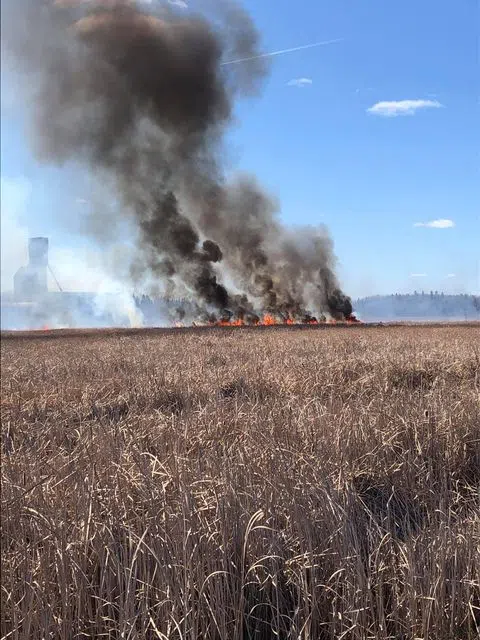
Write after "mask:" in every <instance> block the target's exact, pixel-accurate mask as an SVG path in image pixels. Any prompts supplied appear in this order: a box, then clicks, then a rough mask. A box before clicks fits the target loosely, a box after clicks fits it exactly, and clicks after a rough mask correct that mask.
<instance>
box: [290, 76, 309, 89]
mask: <svg viewBox="0 0 480 640" xmlns="http://www.w3.org/2000/svg"><path fill="white" fill-rule="evenodd" d="M312 84H313V80H312V79H311V78H293V79H292V80H290V81H289V82H287V85H288V86H289V87H298V88H299V89H302V88H303V87H309V86H310V85H312Z"/></svg>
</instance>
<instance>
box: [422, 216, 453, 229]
mask: <svg viewBox="0 0 480 640" xmlns="http://www.w3.org/2000/svg"><path fill="white" fill-rule="evenodd" d="M413 226H414V227H428V228H429V229H451V228H452V227H454V226H455V222H454V221H453V220H448V218H439V219H438V220H430V221H429V222H415V224H414V225H413Z"/></svg>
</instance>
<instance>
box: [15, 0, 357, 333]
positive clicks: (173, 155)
mask: <svg viewBox="0 0 480 640" xmlns="http://www.w3.org/2000/svg"><path fill="white" fill-rule="evenodd" d="M3 13H4V17H3V20H4V25H5V24H7V25H8V28H7V29H5V32H4V33H5V35H4V38H3V46H4V48H5V49H6V51H7V53H8V54H9V55H10V56H11V57H12V59H13V61H14V63H15V66H16V70H17V71H18V72H19V74H21V76H22V77H25V78H26V79H27V81H26V83H25V84H26V86H27V87H29V90H30V91H33V94H32V95H31V99H30V106H31V110H30V111H31V141H32V146H33V149H34V151H35V153H36V156H37V157H38V159H39V160H41V161H42V162H45V163H53V164H56V165H62V164H63V163H66V162H69V161H75V162H80V163H82V164H83V165H84V166H86V167H88V168H89V170H90V171H91V172H93V173H94V174H95V175H96V176H97V178H98V180H99V181H101V183H102V185H103V186H104V187H105V185H107V186H108V188H109V189H110V190H111V192H112V193H114V194H115V198H116V199H117V200H118V201H119V202H120V204H121V206H120V207H119V210H118V216H122V217H124V218H125V219H126V220H127V222H129V223H130V224H131V226H132V228H133V229H134V230H135V247H136V249H135V251H134V252H133V257H129V258H128V274H129V278H130V279H131V281H132V283H134V284H139V283H145V282H150V283H152V282H153V283H154V282H155V281H159V280H162V281H164V282H165V283H166V286H167V290H170V291H171V292H175V291H179V290H181V291H186V292H188V294H189V295H190V296H193V298H194V299H195V303H196V307H195V313H196V315H198V316H199V317H202V318H205V319H210V320H211V319H215V318H223V319H230V318H232V317H235V318H241V319H245V320H249V321H255V320H256V319H257V318H258V315H259V314H263V313H269V314H272V315H275V316H277V317H280V318H284V319H294V320H297V321H301V320H308V319H310V318H311V317H312V314H316V315H319V314H323V313H325V314H328V315H330V316H332V317H334V318H337V319H343V318H345V317H348V316H350V315H351V313H352V307H351V303H350V300H349V298H348V297H346V296H345V295H344V294H343V293H342V292H341V290H340V288H339V286H338V282H337V279H336V276H335V271H334V267H335V257H334V254H333V247H332V242H331V239H330V237H329V235H328V232H327V230H326V229H325V228H323V227H322V228H315V229H296V230H293V229H286V228H285V227H283V226H282V225H281V223H280V221H279V219H278V216H277V211H278V205H277V202H276V201H275V199H274V198H272V197H271V196H269V195H268V194H267V193H265V192H264V190H263V189H262V188H261V186H260V185H259V184H258V183H257V181H256V180H255V179H254V178H252V177H249V176H240V177H238V178H237V179H235V180H234V181H232V182H228V181H227V180H226V178H225V175H224V170H223V167H222V155H223V150H222V142H223V137H224V133H225V131H226V128H227V127H228V126H229V125H230V124H231V121H232V112H233V106H234V104H235V101H236V100H237V99H238V98H240V97H242V96H249V95H253V94H255V93H256V92H258V91H259V89H260V88H261V85H262V82H263V79H264V77H265V75H266V73H267V67H266V65H267V61H266V60H265V58H262V57H261V52H260V50H259V36H258V33H257V31H256V29H255V27H254V25H253V24H252V22H251V20H250V18H249V16H248V15H247V14H246V13H245V12H244V11H243V10H242V9H241V8H240V7H239V6H237V5H236V4H234V3H233V2H230V1H227V0H224V1H222V2H219V3H218V4H217V3H216V5H215V12H214V14H213V15H210V13H209V11H208V7H207V8H206V9H205V13H203V14H201V15H200V14H196V13H192V12H191V11H189V10H188V11H185V10H182V11H176V10H175V8H174V7H173V6H172V5H166V6H162V7H161V9H151V7H150V8H146V7H145V5H144V4H142V5H140V4H137V3H135V2H126V1H124V2H120V1H117V2H115V1H113V2H112V1H111V0H110V1H109V2H106V1H104V2H88V3H87V2H73V1H69V2H55V3H52V2H47V1H41V0H17V1H16V2H15V3H13V2H10V3H9V4H8V5H7V7H6V8H5V9H4V11H3ZM259 56H260V57H259ZM232 59H235V60H236V59H244V60H245V62H244V63H242V64H236V65H225V64H224V62H225V61H226V60H232ZM115 226H116V225H114V224H112V225H111V229H112V234H113V233H114V229H115ZM97 227H98V229H99V234H102V239H104V236H105V224H104V219H103V218H102V219H101V224H99V225H95V224H90V225H89V228H90V229H95V228H97ZM112 241H113V238H112ZM124 268H125V266H124V265H123V267H122V270H123V269H124ZM226 282H228V283H229V287H228V288H227V286H226V284H225V283H226Z"/></svg>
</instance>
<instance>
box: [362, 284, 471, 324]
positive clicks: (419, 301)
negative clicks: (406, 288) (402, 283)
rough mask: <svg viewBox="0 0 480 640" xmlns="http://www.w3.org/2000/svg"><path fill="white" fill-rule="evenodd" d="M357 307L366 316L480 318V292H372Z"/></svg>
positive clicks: (444, 318) (370, 317) (376, 318)
mask: <svg viewBox="0 0 480 640" xmlns="http://www.w3.org/2000/svg"><path fill="white" fill-rule="evenodd" d="M353 307H354V310H355V312H356V313H357V314H358V316H359V317H360V318H361V319H362V320H449V319H451V320H479V319H480V296H474V295H469V294H449V293H443V292H438V291H429V292H425V291H420V292H418V291H414V293H407V294H401V293H395V294H391V295H386V296H385V295H383V296H381V295H377V296H368V297H366V298H359V299H358V300H355V301H354V302H353Z"/></svg>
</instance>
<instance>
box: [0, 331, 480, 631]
mask: <svg viewBox="0 0 480 640" xmlns="http://www.w3.org/2000/svg"><path fill="white" fill-rule="evenodd" d="M479 344H480V329H478V328H475V327H470V328H462V327H437V328H428V327H423V328H419V327H403V328H402V327H395V328H372V329H370V330H369V331H365V330H364V329H362V328H361V327H354V328H335V329H333V330H330V331H296V330H292V331H278V330H277V329H276V328H273V329H268V330H262V331H256V330H255V329H253V330H248V329H239V330H234V331H223V330H221V329H212V330H210V331H206V332H205V331H204V332H192V333H188V332H184V333H181V334H178V335H171V334H170V335H169V334H164V335H162V334H160V333H159V334H155V333H141V332H137V333H136V334H132V335H128V334H118V335H111V336H109V337H108V336H104V335H102V334H101V333H98V332H97V333H95V334H92V335H90V337H88V336H83V337H82V336H77V337H75V336H68V335H67V336H64V337H61V338H58V339H56V340H49V339H35V340H31V339H21V340H16V339H4V340H3V341H2V378H3V382H2V384H3V390H2V447H3V455H2V483H3V487H2V530H1V542H2V576H1V577H2V618H1V635H2V637H3V638H17V639H24V638H32V639H39V640H40V639H47V638H61V639H65V640H67V639H71V638H112V639H113V638H115V639H116V638H125V639H138V640H140V639H143V638H147V639H154V638H159V639H160V638H161V639H164V640H165V639H168V640H187V639H188V640H214V639H215V640H217V639H218V640H220V639H222V640H230V639H232V640H246V639H270V638H279V639H281V640H283V639H284V640H286V639H292V640H293V639H295V640H317V639H318V640H321V639H323V638H325V639H326V638H329V639H332V640H333V639H335V640H341V639H342V640H354V639H355V640H356V639H358V640H360V639H362V640H363V639H372V640H373V639H380V640H386V639H387V638H389V639H392V640H393V639H395V640H396V639H404V640H406V639H412V640H413V639H414V638H417V639H420V638H421V639H423V640H427V639H428V640H431V639H441V640H443V639H445V640H451V639H453V638H460V639H462V638H464V639H467V638H471V639H473V638H478V637H479V629H480V598H479V589H480V562H479V557H480V556H479V553H480V549H479V546H480V518H479V513H480V511H479V508H480V496H479V486H480V402H479V400H480V395H479V393H480V356H479V353H480V350H479V347H478V345H479Z"/></svg>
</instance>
